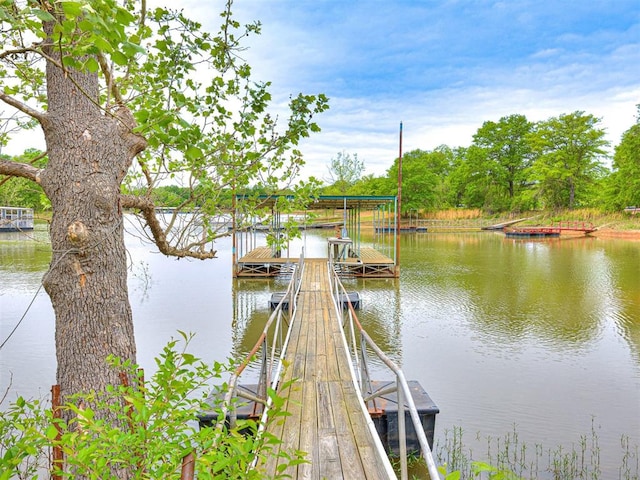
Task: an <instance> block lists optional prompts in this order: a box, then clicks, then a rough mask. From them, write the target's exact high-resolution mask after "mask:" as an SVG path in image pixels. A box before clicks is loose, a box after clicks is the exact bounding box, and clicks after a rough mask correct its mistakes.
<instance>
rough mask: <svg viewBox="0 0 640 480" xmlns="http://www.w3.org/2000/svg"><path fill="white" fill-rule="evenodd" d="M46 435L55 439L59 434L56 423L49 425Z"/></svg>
mask: <svg viewBox="0 0 640 480" xmlns="http://www.w3.org/2000/svg"><path fill="white" fill-rule="evenodd" d="M45 435H46V436H47V438H48V439H49V440H53V439H54V438H56V437H57V436H58V429H57V428H56V426H55V425H49V427H48V428H47V431H46V432H45Z"/></svg>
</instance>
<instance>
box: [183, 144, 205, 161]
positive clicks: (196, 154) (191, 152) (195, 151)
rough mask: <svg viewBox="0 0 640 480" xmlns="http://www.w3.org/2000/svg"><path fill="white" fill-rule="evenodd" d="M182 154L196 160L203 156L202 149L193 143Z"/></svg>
mask: <svg viewBox="0 0 640 480" xmlns="http://www.w3.org/2000/svg"><path fill="white" fill-rule="evenodd" d="M184 154H185V156H186V157H187V158H188V159H189V160H197V159H198V158H202V156H203V153H202V150H200V149H199V148H198V147H196V146H193V145H192V146H191V147H189V148H188V149H187V151H186V152H185V153H184Z"/></svg>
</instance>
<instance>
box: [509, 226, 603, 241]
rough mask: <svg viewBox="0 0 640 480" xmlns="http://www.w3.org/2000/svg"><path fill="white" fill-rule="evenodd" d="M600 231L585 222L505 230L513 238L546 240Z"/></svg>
mask: <svg viewBox="0 0 640 480" xmlns="http://www.w3.org/2000/svg"><path fill="white" fill-rule="evenodd" d="M596 230H598V227H594V226H593V225H592V224H590V223H585V222H560V223H558V224H557V225H551V226H535V227H533V226H532V227H514V228H505V229H504V230H503V231H504V234H505V235H506V236H507V237H511V238H523V237H524V238H544V237H559V236H560V235H561V234H563V233H566V234H571V235H577V234H582V235H589V234H590V233H593V232H595V231H596Z"/></svg>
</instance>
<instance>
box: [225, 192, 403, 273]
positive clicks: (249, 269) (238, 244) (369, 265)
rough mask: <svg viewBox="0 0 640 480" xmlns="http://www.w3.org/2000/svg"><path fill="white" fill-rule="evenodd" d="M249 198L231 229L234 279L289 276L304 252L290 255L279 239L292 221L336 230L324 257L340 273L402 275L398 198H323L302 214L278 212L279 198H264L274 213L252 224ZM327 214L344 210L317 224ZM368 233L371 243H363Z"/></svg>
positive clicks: (238, 199)
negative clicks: (247, 212)
mask: <svg viewBox="0 0 640 480" xmlns="http://www.w3.org/2000/svg"><path fill="white" fill-rule="evenodd" d="M245 198H246V197H244V196H236V208H235V214H234V220H233V226H232V228H233V275H234V276H236V277H269V276H275V275H279V274H281V273H287V272H289V271H290V270H291V267H292V265H293V264H295V263H296V262H297V261H298V258H299V256H300V255H301V254H302V252H295V253H292V252H290V251H289V249H285V248H283V245H282V243H281V242H278V241H277V239H278V238H279V236H280V235H281V232H282V231H283V230H284V223H285V222H290V221H291V220H294V221H295V223H296V225H297V226H298V228H300V229H302V230H308V229H315V228H325V229H326V228H328V229H332V232H331V234H330V236H329V237H328V238H327V245H326V257H324V258H326V259H327V260H329V261H330V263H331V265H333V268H334V269H335V270H336V271H337V272H338V273H340V274H342V275H348V276H358V277H396V276H398V273H399V269H398V268H397V261H396V259H397V258H398V257H399V255H398V252H397V249H398V238H397V235H396V233H395V229H394V228H393V226H394V225H396V221H397V220H396V215H397V213H398V212H397V207H398V203H397V197H395V196H374V195H370V196H353V195H347V196H340V195H337V196H333V195H329V196H327V195H324V196H319V197H315V198H313V199H312V200H311V201H309V202H308V204H307V205H306V207H305V210H304V211H303V212H298V213H296V214H291V213H289V214H284V213H282V212H281V211H280V210H279V208H278V205H279V204H280V202H279V199H280V198H281V197H280V196H263V197H260V198H259V201H260V203H261V206H262V207H263V208H264V207H266V208H268V209H269V215H268V217H265V218H261V219H260V218H252V219H251V220H249V219H248V218H247V217H246V216H245V215H243V214H242V202H243V200H245ZM254 200H255V199H254ZM328 210H331V211H335V212H340V216H341V219H340V220H339V221H333V222H315V221H314V216H320V214H321V213H322V212H323V211H324V212H326V211H328ZM365 212H366V214H367V218H366V224H365V223H363V213H365ZM385 227H386V228H385ZM365 231H366V232H367V233H370V235H368V237H369V238H372V239H373V240H372V241H368V242H364V241H363V232H365ZM305 256H306V255H305Z"/></svg>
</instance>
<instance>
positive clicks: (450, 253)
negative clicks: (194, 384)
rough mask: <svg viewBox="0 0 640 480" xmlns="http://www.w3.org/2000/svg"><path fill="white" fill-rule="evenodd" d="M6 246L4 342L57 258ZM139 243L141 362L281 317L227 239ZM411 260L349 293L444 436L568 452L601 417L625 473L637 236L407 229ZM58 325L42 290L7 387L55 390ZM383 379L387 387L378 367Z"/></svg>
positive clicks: (244, 343) (636, 388)
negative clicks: (241, 272)
mask: <svg viewBox="0 0 640 480" xmlns="http://www.w3.org/2000/svg"><path fill="white" fill-rule="evenodd" d="M43 231H44V233H45V235H46V227H45V229H44V230H43ZM325 236H326V232H314V233H309V234H305V236H304V237H303V238H302V239H300V240H298V241H296V242H292V250H294V247H295V249H298V250H299V249H300V248H302V247H305V248H306V249H307V253H308V255H309V256H321V255H324V253H325V249H326V239H325ZM6 239H7V237H4V236H0V333H1V334H2V335H3V338H4V335H6V334H7V333H8V331H9V330H10V329H11V328H12V327H13V326H14V324H15V321H16V320H17V319H18V318H20V315H21V314H22V313H23V312H24V308H25V306H26V305H27V304H28V301H29V300H30V299H31V298H32V296H33V294H34V292H35V291H36V289H37V287H38V286H39V284H40V280H41V278H42V275H43V274H44V272H46V270H47V269H48V265H49V261H50V249H49V247H48V245H41V244H39V243H37V242H23V241H15V240H6ZM126 241H127V249H128V252H129V259H130V265H131V266H132V269H131V273H130V281H129V288H130V292H129V293H130V300H131V304H132V309H133V312H134V322H135V328H136V343H137V345H138V359H139V361H140V363H141V364H142V366H143V367H145V369H146V370H147V371H152V370H153V368H154V361H153V357H154V356H155V355H157V354H158V352H160V350H161V348H162V347H163V346H164V345H165V344H166V342H167V341H168V340H169V339H170V338H171V337H175V336H176V331H177V330H182V331H185V332H195V333H196V334H197V335H196V338H195V339H194V342H193V343H192V345H191V347H190V351H191V352H192V353H194V354H195V355H197V356H199V357H201V358H203V359H205V360H207V361H208V360H215V361H225V359H226V358H228V357H234V358H238V357H244V356H245V355H246V354H247V353H248V352H249V351H250V350H251V348H252V347H253V345H254V344H255V342H256V340H257V339H258V337H259V335H260V334H261V332H262V330H263V328H264V324H265V322H266V320H267V319H268V317H269V315H270V314H271V310H270V308H269V304H268V301H269V298H270V295H271V293H272V292H278V291H284V290H285V288H286V281H284V280H276V279H267V280H264V279H262V280H233V279H232V278H231V245H230V242H229V241H228V239H227V240H223V241H221V242H220V243H219V244H218V245H217V248H218V256H219V257H220V258H218V259H217V260H213V261H211V262H200V261H188V260H181V261H176V260H174V259H170V258H166V257H164V256H162V255H159V254H157V253H155V251H154V249H152V248H151V247H150V246H148V245H144V244H141V243H140V242H139V241H138V240H137V239H136V238H133V237H130V236H128V237H127V239H126ZM364 242H373V235H372V236H371V238H368V239H367V238H364ZM294 254H295V255H297V252H294ZM401 266H402V274H401V278H400V279H399V280H396V279H357V280H356V279H353V280H349V281H347V282H345V283H346V288H347V290H349V291H359V292H360V294H361V297H362V309H361V310H360V311H359V312H358V316H359V318H360V320H361V322H362V323H363V325H364V326H365V328H366V329H367V331H368V332H369V334H370V335H371V336H372V337H373V338H374V340H375V341H376V343H378V345H380V347H381V348H382V349H383V350H384V351H385V353H386V354H387V355H388V356H390V357H391V358H392V359H393V360H394V361H395V362H396V363H398V364H400V365H402V366H403V368H404V370H405V373H406V376H407V378H409V379H411V380H413V379H415V380H418V381H420V383H421V384H422V385H423V386H424V387H425V388H426V389H427V390H428V391H429V393H430V395H431V396H432V398H433V399H434V400H435V401H436V403H438V405H439V406H440V408H441V413H440V415H439V417H438V423H437V432H436V440H437V437H438V436H441V435H443V432H444V430H445V429H449V430H451V428H452V426H454V425H458V426H463V427H464V429H465V431H467V432H470V434H469V435H468V437H471V438H473V437H474V435H475V433H476V432H482V433H483V434H484V435H493V436H496V437H497V436H502V435H504V434H505V433H506V432H509V431H512V429H513V425H514V424H516V427H517V430H518V432H519V434H520V435H521V436H522V439H523V441H524V440H526V441H527V442H528V443H529V444H530V445H532V444H535V443H542V444H545V445H548V446H555V445H559V444H564V445H571V444H572V443H575V442H578V441H579V437H580V435H584V434H586V433H588V432H590V431H591V425H592V421H593V418H594V417H595V421H596V425H598V426H599V425H602V429H601V431H599V436H600V447H601V450H602V451H601V456H602V459H603V460H602V461H603V476H602V478H616V477H615V472H616V468H617V466H619V465H620V462H619V458H618V457H617V456H616V455H617V454H618V453H619V446H618V445H619V441H620V435H622V434H625V435H630V436H631V443H632V444H633V445H636V444H638V443H640V437H638V435H639V433H638V432H640V275H639V272H640V242H636V243H634V242H628V241H618V240H605V239H600V238H580V239H571V240H564V239H562V238H561V239H555V240H551V241H548V240H545V241H522V240H512V239H509V240H507V239H505V238H504V236H503V235H502V234H490V233H453V234H444V233H443V234H430V233H427V234H410V235H403V236H402V256H401ZM53 324H54V322H53V313H52V309H51V305H50V302H49V300H48V297H47V296H46V295H44V293H42V294H40V295H39V296H38V298H37V302H36V303H35V304H34V306H33V307H32V312H31V313H30V316H29V317H28V318H27V319H26V320H25V322H24V325H23V326H24V327H25V328H22V327H21V328H20V329H18V331H17V332H16V335H15V336H14V338H12V340H11V342H9V343H8V345H7V347H6V348H5V349H3V350H2V351H0V357H1V360H2V361H1V362H0V364H1V368H2V371H1V372H0V373H1V374H2V378H1V382H0V387H2V388H5V387H6V386H7V385H8V383H9V379H8V375H9V373H8V372H13V373H14V379H13V390H14V391H16V392H19V393H21V394H25V395H27V396H38V395H37V392H38V391H43V392H47V391H48V389H49V386H50V385H51V384H52V383H53V381H54V377H55V355H54V347H53V329H54V326H53ZM25 347H28V348H25ZM250 370H251V372H252V373H251V375H254V374H255V371H256V367H255V366H254V365H252V366H251V369H250ZM373 374H374V376H376V377H377V378H388V373H387V372H386V369H383V368H382V367H381V366H380V365H379V364H376V365H375V367H374V372H373ZM34 392H35V393H34ZM13 397H14V396H13V395H12V398H13ZM477 448H481V447H480V446H478V447H477ZM605 463H606V465H605Z"/></svg>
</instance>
